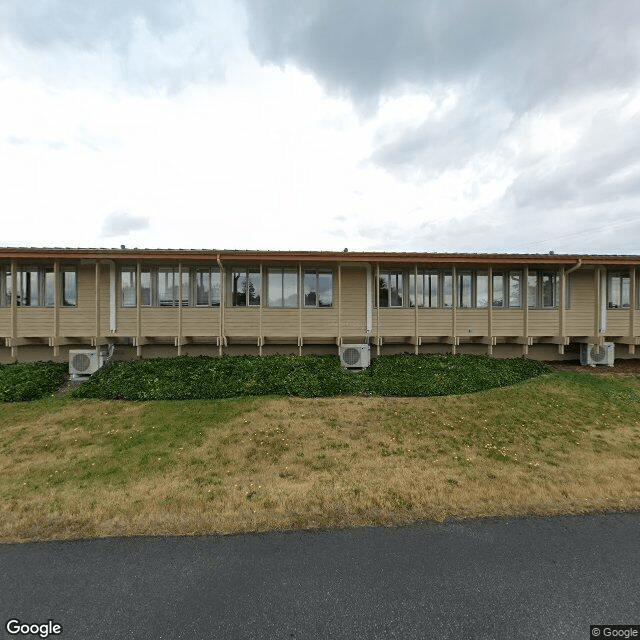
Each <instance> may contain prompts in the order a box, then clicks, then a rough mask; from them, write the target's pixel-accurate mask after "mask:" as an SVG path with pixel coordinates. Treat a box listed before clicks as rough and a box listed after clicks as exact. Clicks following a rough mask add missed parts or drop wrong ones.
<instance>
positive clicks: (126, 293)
mask: <svg viewBox="0 0 640 640" xmlns="http://www.w3.org/2000/svg"><path fill="white" fill-rule="evenodd" d="M120 291H121V296H122V306H123V307H135V306H136V268H135V267H122V269H121V270H120Z"/></svg>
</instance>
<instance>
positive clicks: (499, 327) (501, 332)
mask: <svg viewBox="0 0 640 640" xmlns="http://www.w3.org/2000/svg"><path fill="white" fill-rule="evenodd" d="M491 324H492V330H491V333H492V334H493V335H494V336H521V335H523V333H524V310H523V309H493V310H492V312H491Z"/></svg>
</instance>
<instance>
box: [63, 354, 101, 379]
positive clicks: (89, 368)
mask: <svg viewBox="0 0 640 640" xmlns="http://www.w3.org/2000/svg"><path fill="white" fill-rule="evenodd" d="M106 360H107V352H106V351H100V353H96V350H95V349H69V373H70V374H71V375H72V376H90V375H91V374H92V373H95V372H96V371H97V370H98V369H99V368H100V367H102V365H103V364H104V363H105V361H106Z"/></svg>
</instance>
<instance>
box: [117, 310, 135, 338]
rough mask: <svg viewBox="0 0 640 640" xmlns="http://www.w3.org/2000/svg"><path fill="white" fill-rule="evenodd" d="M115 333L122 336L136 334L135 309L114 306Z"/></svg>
mask: <svg viewBox="0 0 640 640" xmlns="http://www.w3.org/2000/svg"><path fill="white" fill-rule="evenodd" d="M116 318H117V323H116V335H117V336H123V337H129V338H131V337H133V336H135V335H137V329H136V319H137V311H136V310H135V309H129V308H124V309H123V308H122V307H120V306H118V307H116Z"/></svg>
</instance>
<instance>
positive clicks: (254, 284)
mask: <svg viewBox="0 0 640 640" xmlns="http://www.w3.org/2000/svg"><path fill="white" fill-rule="evenodd" d="M230 284H231V304H232V306H234V307H257V306H260V270H259V269H256V268H235V269H233V270H232V271H231V283H230Z"/></svg>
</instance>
